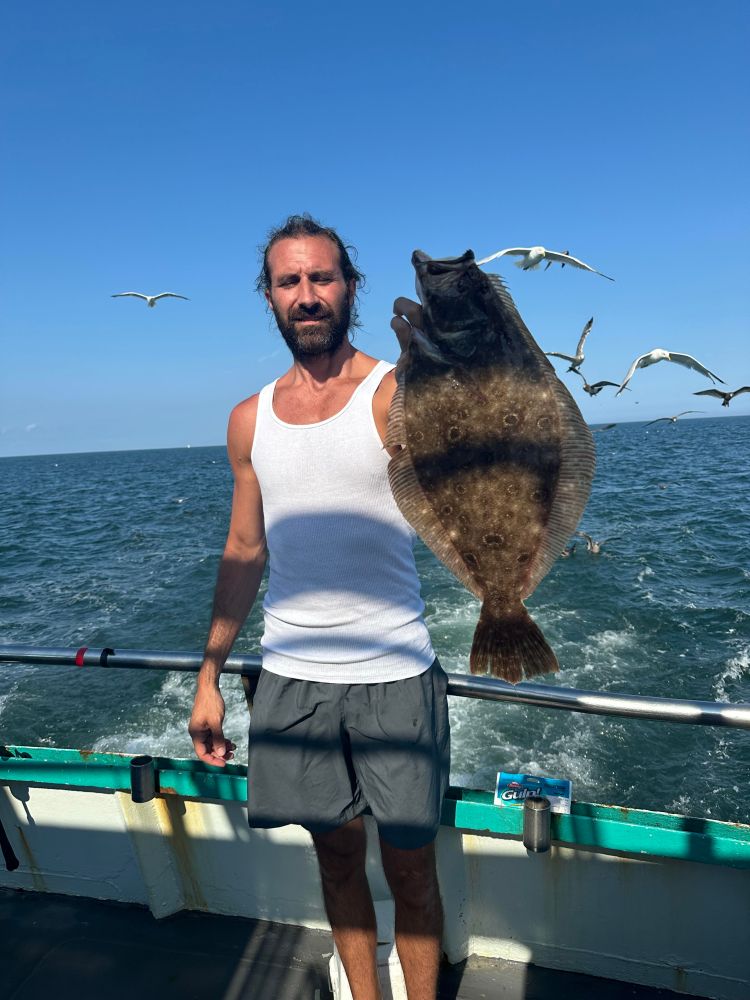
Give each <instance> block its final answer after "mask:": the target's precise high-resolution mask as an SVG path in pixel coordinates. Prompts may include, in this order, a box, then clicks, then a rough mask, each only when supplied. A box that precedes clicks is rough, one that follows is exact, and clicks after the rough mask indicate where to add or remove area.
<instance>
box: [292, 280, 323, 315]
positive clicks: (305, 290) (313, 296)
mask: <svg viewBox="0 0 750 1000" xmlns="http://www.w3.org/2000/svg"><path fill="white" fill-rule="evenodd" d="M297 304H298V305H299V306H301V307H302V308H303V309H317V308H318V306H319V305H320V302H319V300H318V295H317V292H316V290H315V285H314V284H313V283H312V281H309V280H308V279H306V278H303V279H302V280H301V281H300V283H299V285H297Z"/></svg>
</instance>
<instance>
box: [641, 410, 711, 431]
mask: <svg viewBox="0 0 750 1000" xmlns="http://www.w3.org/2000/svg"><path fill="white" fill-rule="evenodd" d="M705 412H706V411H705V410H683V411H682V413H675V415H674V416H673V417H657V418H656V420H649V422H648V423H647V424H644V425H643V426H644V427H650V426H651V424H658V423H659V421H660V420H668V421H670V422H671V423H673V424H676V423H677V420H678V419H679V418H680V417H684V416H685V414H686V413H705Z"/></svg>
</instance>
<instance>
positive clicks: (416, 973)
mask: <svg viewBox="0 0 750 1000" xmlns="http://www.w3.org/2000/svg"><path fill="white" fill-rule="evenodd" d="M380 853H381V855H382V858H383V871H384V872H385V875H386V878H387V879H388V885H389V886H390V887H391V892H392V893H393V899H394V901H395V904H396V948H397V950H398V957H399V959H400V961H401V968H402V969H403V970H404V980H405V981H406V992H407V994H408V996H409V1000H435V997H436V995H437V981H438V970H439V967H440V956H441V954H442V939H443V906H442V903H441V901H440V890H439V887H438V880H437V869H436V866H435V844H434V843H432V844H428V845H427V846H426V847H419V848H417V849H416V850H414V851H403V850H400V849H399V848H397V847H392V846H391V845H390V844H387V843H386V842H385V841H384V840H383V839H382V838H381V841H380Z"/></svg>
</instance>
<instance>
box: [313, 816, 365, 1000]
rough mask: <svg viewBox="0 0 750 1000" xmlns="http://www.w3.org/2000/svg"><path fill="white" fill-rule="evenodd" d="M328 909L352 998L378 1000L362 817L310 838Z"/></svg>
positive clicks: (355, 999)
mask: <svg viewBox="0 0 750 1000" xmlns="http://www.w3.org/2000/svg"><path fill="white" fill-rule="evenodd" d="M313 842H314V844H315V850H316V851H317V853H318V863H319V865H320V878H321V882H322V885H323V899H324V900H325V904H326V913H327V914H328V919H329V921H330V922H331V929H332V931H333V940H334V941H335V942H336V947H337V948H338V951H339V955H341V961H342V962H343V963H344V969H345V970H346V977H347V979H348V980H349V986H350V988H351V991H352V996H353V997H354V1000H381V993H380V983H379V982H378V973H377V963H376V957H375V956H376V945H377V930H376V927H375V908H374V906H373V905H372V894H371V892H370V886H369V883H368V881H367V876H366V874H365V855H366V851H367V834H366V832H365V824H364V823H363V821H362V817H361V816H358V817H357V818H356V819H353V820H352V821H351V823H346V824H345V825H344V826H341V827H339V828H338V830H332V831H331V832H330V833H323V834H316V835H315V836H314V837H313Z"/></svg>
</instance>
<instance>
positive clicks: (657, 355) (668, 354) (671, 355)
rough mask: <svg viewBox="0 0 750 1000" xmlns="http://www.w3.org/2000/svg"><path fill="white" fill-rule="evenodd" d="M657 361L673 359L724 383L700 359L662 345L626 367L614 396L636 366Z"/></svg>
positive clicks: (643, 365) (641, 366)
mask: <svg viewBox="0 0 750 1000" xmlns="http://www.w3.org/2000/svg"><path fill="white" fill-rule="evenodd" d="M659 361H673V362H674V363H675V364H677V365H682V366H683V368H692V369H693V370H694V371H696V372H700V373H701V375H705V376H706V378H710V379H711V381H712V382H714V381H716V382H721V384H722V385H724V379H722V378H719V376H718V375H717V374H716V373H715V372H711V371H709V370H708V368H706V367H705V365H702V364H701V363H700V361H696V360H695V358H693V357H691V355H689V354H675V352H674V351H665V350H664V348H663V347H655V348H654V349H653V351H649V352H648V353H647V354H642V355H641V356H640V358H636V359H635V361H634V362H633V364H632V365H631V366H630V368H629V369H628V374H627V375H626V376H625V378H624V379H623V380H622V384H621V386H620V388H619V389H618V390H617V392H616V393H615V396H619V395H620V393H621V392H622V390H623V389H624V388H625V386H626V385H627V384H628V382H629V381H630V380H631V378H632V377H633V375H634V374H635V372H636V369H638V368H648V366H649V365H655V364H657V363H658V362H659Z"/></svg>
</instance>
